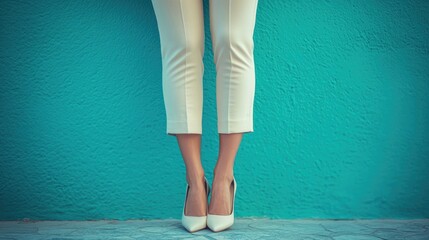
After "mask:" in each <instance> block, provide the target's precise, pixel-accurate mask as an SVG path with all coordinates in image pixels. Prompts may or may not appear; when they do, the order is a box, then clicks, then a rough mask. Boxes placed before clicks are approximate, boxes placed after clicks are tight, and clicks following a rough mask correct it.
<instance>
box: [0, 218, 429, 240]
mask: <svg viewBox="0 0 429 240" xmlns="http://www.w3.org/2000/svg"><path fill="white" fill-rule="evenodd" d="M188 238H193V239H240V240H241V239H290V240H294V239H306V240H308V239H321V240H324V239H331V240H367V239H368V240H371V239H401V240H404V239H406V240H415V239H419V240H422V239H425V240H428V239H429V219H416V220H390V219H377V220H319V219H317V220H316V219H300V220H283V219H282V220H278V219H267V218H236V219H235V223H234V225H233V226H232V227H230V228H229V229H227V230H224V231H221V232H216V233H215V232H212V231H211V230H210V229H208V228H206V229H203V230H201V231H197V232H194V233H189V232H187V231H186V230H185V229H184V228H183V227H182V225H181V223H180V220H177V219H167V220H128V221H115V220H111V221H110V220H104V221H30V220H24V221H0V240H5V239H31V240H37V239H50V240H65V239H89V240H92V239H103V240H105V239H188Z"/></svg>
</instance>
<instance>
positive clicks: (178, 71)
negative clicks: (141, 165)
mask: <svg viewBox="0 0 429 240" xmlns="http://www.w3.org/2000/svg"><path fill="white" fill-rule="evenodd" d="M152 4H153V7H154V10H155V15H156V19H157V22H158V30H159V35H160V44H161V53H162V54H161V55H162V87H163V96H164V103H165V110H166V116H167V134H168V135H171V136H175V135H176V134H179V133H197V134H202V110H203V81H202V78H203V74H204V64H203V56H204V18H203V5H202V0H152Z"/></svg>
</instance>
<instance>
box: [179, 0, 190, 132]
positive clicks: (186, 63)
mask: <svg viewBox="0 0 429 240" xmlns="http://www.w3.org/2000/svg"><path fill="white" fill-rule="evenodd" d="M179 4H180V14H181V17H182V27H183V32H184V35H185V80H184V81H185V84H184V85H185V119H186V121H188V92H187V88H186V82H187V81H186V80H187V79H186V78H187V77H188V75H187V71H188V67H187V65H188V39H187V38H186V26H185V20H184V19H183V18H184V17H183V8H182V0H179ZM186 129H187V130H189V126H188V124H186Z"/></svg>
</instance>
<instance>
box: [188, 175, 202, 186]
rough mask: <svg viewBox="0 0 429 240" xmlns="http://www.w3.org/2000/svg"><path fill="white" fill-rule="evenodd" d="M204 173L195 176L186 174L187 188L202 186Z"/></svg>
mask: <svg viewBox="0 0 429 240" xmlns="http://www.w3.org/2000/svg"><path fill="white" fill-rule="evenodd" d="M204 177H205V175H204V172H203V173H197V174H192V175H191V174H186V182H187V183H188V184H189V186H204V183H205V182H204Z"/></svg>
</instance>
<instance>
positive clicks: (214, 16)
mask: <svg viewBox="0 0 429 240" xmlns="http://www.w3.org/2000/svg"><path fill="white" fill-rule="evenodd" d="M202 1H203V0H152V5H153V8H154V11H155V15H156V19H157V24H158V30H159V35H160V45H161V56H162V88H163V96H164V105H165V110H166V117H167V121H166V123H167V126H166V130H167V131H166V133H167V134H168V135H173V136H174V135H176V134H178V133H196V134H202V113H203V75H204V63H203V56H204V35H205V34H204V17H203V2H202ZM257 4H258V0H210V1H209V13H210V32H211V37H212V46H213V55H214V62H215V65H216V111H217V127H218V129H217V130H218V133H240V132H241V133H248V132H253V103H254V95H255V64H254V58H253V32H254V27H255V21H256V9H257Z"/></svg>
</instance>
